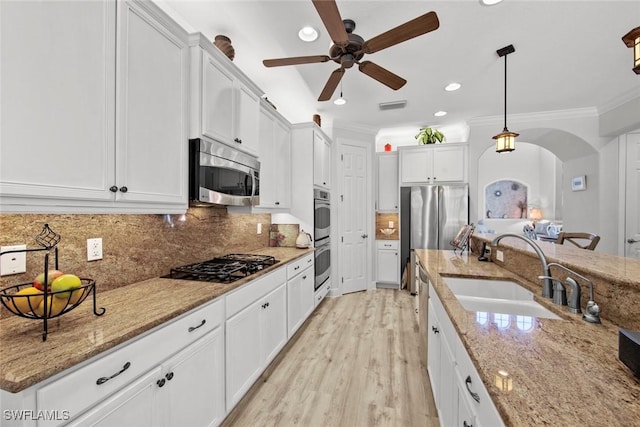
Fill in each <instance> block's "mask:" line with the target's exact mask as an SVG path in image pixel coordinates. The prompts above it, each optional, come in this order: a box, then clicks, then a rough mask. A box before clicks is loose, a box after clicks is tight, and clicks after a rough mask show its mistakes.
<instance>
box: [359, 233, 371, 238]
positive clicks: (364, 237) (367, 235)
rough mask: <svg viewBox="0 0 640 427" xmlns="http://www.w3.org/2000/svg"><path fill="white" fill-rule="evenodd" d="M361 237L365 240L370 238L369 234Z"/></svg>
mask: <svg viewBox="0 0 640 427" xmlns="http://www.w3.org/2000/svg"><path fill="white" fill-rule="evenodd" d="M360 237H362V238H363V239H366V238H367V237H369V235H367V234H363V235H362V236H360Z"/></svg>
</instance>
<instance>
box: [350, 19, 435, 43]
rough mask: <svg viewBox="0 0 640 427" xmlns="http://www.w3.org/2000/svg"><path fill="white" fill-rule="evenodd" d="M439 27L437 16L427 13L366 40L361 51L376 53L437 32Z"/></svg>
mask: <svg viewBox="0 0 640 427" xmlns="http://www.w3.org/2000/svg"><path fill="white" fill-rule="evenodd" d="M439 26H440V21H438V15H436V13H435V12H429V13H426V14H424V15H422V16H420V17H418V18H415V19H412V20H411V21H409V22H405V23H404V24H402V25H399V26H397V27H395V28H393V29H391V30H389V31H387V32H385V33H382V34H380V35H378V36H376V37H374V38H372V39H370V40H367V41H366V42H364V44H363V45H362V50H361V51H362V52H364V53H374V52H378V51H380V50H382V49H386V48H388V47H390V46H393V45H396V44H398V43H402V42H405V41H407V40H409V39H412V38H414V37H418V36H421V35H423V34H426V33H428V32H430V31H433V30H437V29H438V27H439Z"/></svg>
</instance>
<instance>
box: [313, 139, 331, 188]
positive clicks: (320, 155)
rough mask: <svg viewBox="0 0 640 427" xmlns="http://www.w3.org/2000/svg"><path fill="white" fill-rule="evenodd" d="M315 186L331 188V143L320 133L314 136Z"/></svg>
mask: <svg viewBox="0 0 640 427" xmlns="http://www.w3.org/2000/svg"><path fill="white" fill-rule="evenodd" d="M313 184H314V185H316V186H318V187H323V188H327V189H329V188H331V142H330V141H329V140H327V139H325V138H324V137H323V136H322V134H321V133H319V132H315V133H314V134H313Z"/></svg>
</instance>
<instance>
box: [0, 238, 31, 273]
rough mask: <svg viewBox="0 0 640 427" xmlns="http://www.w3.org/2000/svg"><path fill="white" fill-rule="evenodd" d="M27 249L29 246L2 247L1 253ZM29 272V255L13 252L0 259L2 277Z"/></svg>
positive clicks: (0, 248)
mask: <svg viewBox="0 0 640 427" xmlns="http://www.w3.org/2000/svg"><path fill="white" fill-rule="evenodd" d="M23 249H27V245H13V246H2V247H0V252H7V251H19V250H23ZM26 271H27V253H26V252H13V253H10V254H4V255H2V257H0V276H8V275H10V274H19V273H25V272H26Z"/></svg>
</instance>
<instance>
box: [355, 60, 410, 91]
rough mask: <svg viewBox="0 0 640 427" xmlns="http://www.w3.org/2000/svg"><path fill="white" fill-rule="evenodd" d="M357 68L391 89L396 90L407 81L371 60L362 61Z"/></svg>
mask: <svg viewBox="0 0 640 427" xmlns="http://www.w3.org/2000/svg"><path fill="white" fill-rule="evenodd" d="M358 69H359V70H360V71H362V72H363V73H364V74H366V75H367V76H369V77H371V78H373V79H376V80H377V81H379V82H380V83H382V84H383V85H386V86H388V87H390V88H391V89H393V90H398V89H400V88H401V87H402V86H404V85H405V84H406V83H407V81H406V80H405V79H403V78H402V77H400V76H398V75H396V74H393V73H392V72H391V71H389V70H387V69H384V68H382V67H381V66H379V65H377V64H374V63H373V62H371V61H362V62H361V63H360V65H359V66H358Z"/></svg>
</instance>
